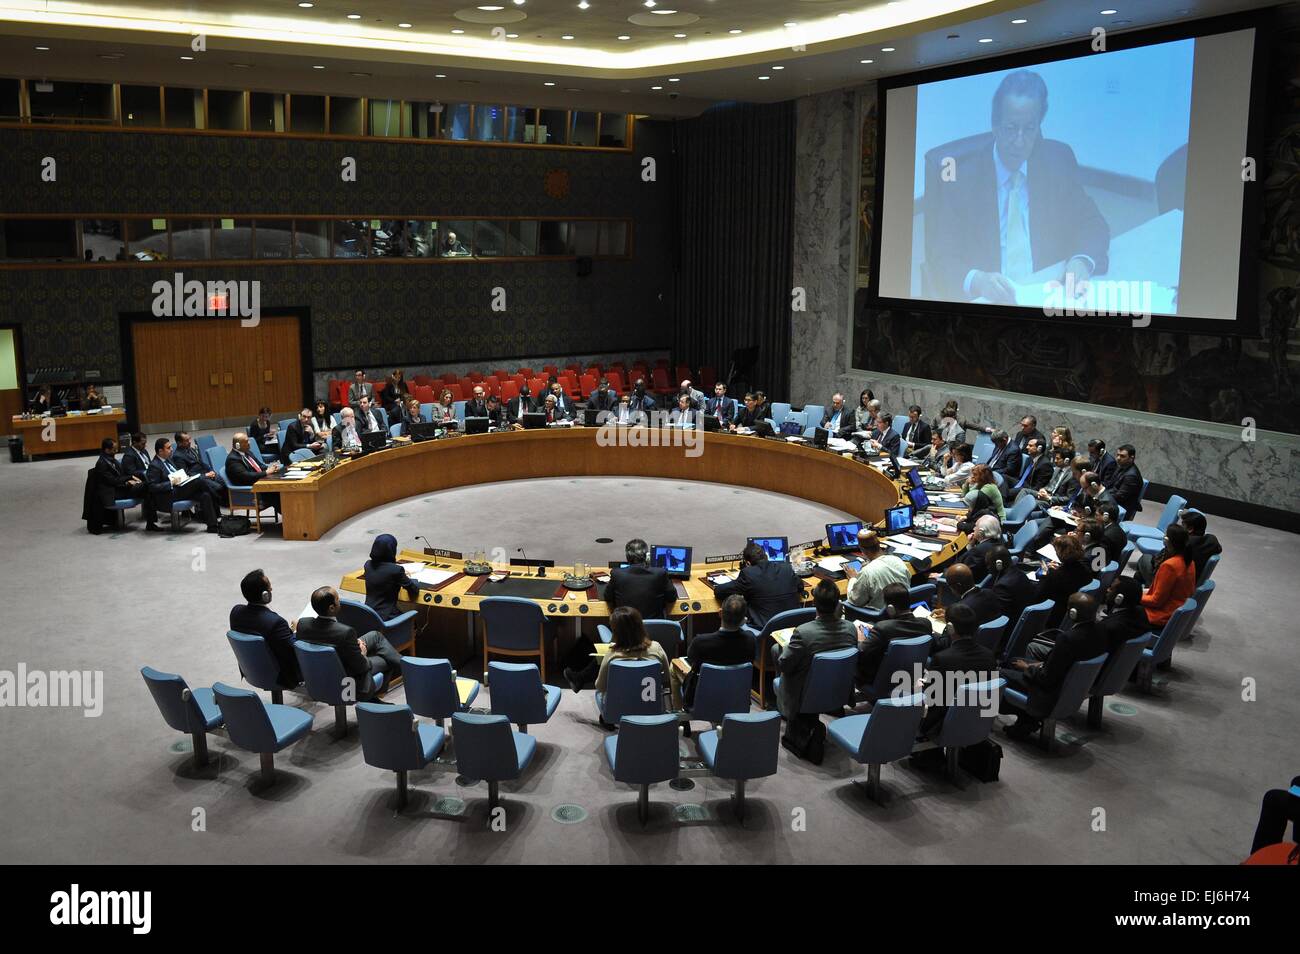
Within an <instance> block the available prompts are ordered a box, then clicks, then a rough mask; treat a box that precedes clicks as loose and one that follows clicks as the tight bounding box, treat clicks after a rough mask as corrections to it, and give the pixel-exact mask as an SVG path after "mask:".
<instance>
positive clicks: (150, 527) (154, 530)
mask: <svg viewBox="0 0 1300 954" xmlns="http://www.w3.org/2000/svg"><path fill="white" fill-rule="evenodd" d="M144 528H145V529H146V530H148V531H149V532H150V533H166V532H167V528H166V527H160V526H158V524H156V523H146V524H145V525H144Z"/></svg>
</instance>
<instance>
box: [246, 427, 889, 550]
mask: <svg viewBox="0 0 1300 954" xmlns="http://www.w3.org/2000/svg"><path fill="white" fill-rule="evenodd" d="M600 432H601V429H600V428H595V427H573V428H553V429H548V430H534V431H504V432H501V433H495V434H476V435H473V436H457V437H451V438H444V439H442V440H437V441H425V442H423V443H419V444H406V445H403V446H398V447H390V448H388V449H387V450H382V451H376V452H375V453H372V454H367V455H366V456H364V457H360V458H357V459H355V460H349V461H345V462H344V463H341V464H339V466H337V467H335V468H334V469H333V470H331V471H330V472H329V473H327V474H320V475H319V476H313V477H308V478H306V479H304V480H270V479H268V480H259V481H258V482H257V484H256V485H255V487H254V490H256V491H257V492H258V493H270V492H274V493H278V494H279V495H280V512H281V515H282V517H283V519H284V538H285V539H286V540H318V539H320V538H321V537H322V536H323V535H324V534H325V533H326V532H327V531H328V530H329V529H330V528H331V527H333V526H335V525H336V524H338V523H340V522H341V521H343V520H346V519H347V518H348V517H352V516H355V515H356V514H359V513H362V512H364V511H366V510H371V509H373V508H375V507H378V506H381V505H383V504H386V503H391V502H393V501H395V500H403V499H405V498H407V497H415V496H418V495H420V494H427V493H430V492H432V491H437V490H449V489H451V488H454V487H465V486H472V485H478V484H486V483H492V482H493V481H500V480H532V479H534V478H539V477H666V478H670V479H673V480H700V481H706V482H708V483H721V484H736V485H738V486H741V487H752V488H756V489H758V490H771V491H775V492H776V493H782V494H789V495H790V496H792V497H802V498H804V499H805V500H813V501H816V502H817V503H821V504H825V505H826V506H828V507H834V508H835V509H837V510H844V511H846V512H848V513H851V514H853V516H855V517H858V518H860V519H862V520H864V521H867V522H874V521H876V520H879V519H880V518H881V517H882V516H883V515H884V512H885V508H887V507H893V506H895V505H896V504H897V503H898V502H899V499H900V498H899V493H898V488H897V487H896V486H895V484H894V482H893V481H891V480H889V478H887V477H885V476H884V475H883V474H881V473H879V472H878V471H876V470H874V469H872V468H871V467H868V466H866V465H865V464H862V463H859V462H858V461H855V460H853V459H852V458H847V457H841V456H839V455H838V454H832V453H830V452H828V451H823V450H814V449H813V448H811V447H803V446H800V445H797V444H790V443H787V442H785V441H780V440H769V439H764V438H761V437H737V436H735V435H732V434H714V433H707V434H699V435H698V436H699V437H700V438H702V441H700V442H698V443H697V444H696V446H695V447H694V448H693V450H692V451H691V452H698V453H697V454H696V456H688V449H687V448H685V447H682V446H680V445H679V446H671V444H670V443H669V441H670V436H671V435H672V432H671V431H668V430H663V431H659V430H654V429H650V428H628V429H627V438H628V440H627V441H626V442H622V443H620V444H618V445H611V446H606V447H602V446H600V444H598V443H597V434H598V433H600ZM677 436H678V437H680V435H677ZM638 438H640V439H643V440H644V441H646V442H650V441H655V442H656V444H649V443H646V444H636V445H634V444H633V441H635V440H637V439H638ZM659 441H662V442H663V443H662V444H658V442H659ZM657 444H658V446H656V445H657Z"/></svg>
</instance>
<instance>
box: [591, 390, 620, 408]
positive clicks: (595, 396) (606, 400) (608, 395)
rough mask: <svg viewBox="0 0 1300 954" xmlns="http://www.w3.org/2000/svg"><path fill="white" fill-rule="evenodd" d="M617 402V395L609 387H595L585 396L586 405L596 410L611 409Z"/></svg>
mask: <svg viewBox="0 0 1300 954" xmlns="http://www.w3.org/2000/svg"><path fill="white" fill-rule="evenodd" d="M617 404H618V395H617V394H615V393H614V391H613V389H611V388H605V389H604V390H603V391H602V390H601V389H600V388H597V389H596V390H594V391H592V392H591V394H590V395H589V396H588V397H587V407H589V408H592V409H593V410H596V411H612V410H613V409H614V407H615V406H616V405H617Z"/></svg>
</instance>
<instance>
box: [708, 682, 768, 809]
mask: <svg viewBox="0 0 1300 954" xmlns="http://www.w3.org/2000/svg"><path fill="white" fill-rule="evenodd" d="M728 668H730V667H728ZM746 668H748V667H746ZM746 692H747V693H748V687H746ZM698 744H699V748H700V758H701V760H703V762H704V764H705V765H706V766H707V767H708V769H709V771H710V772H712V773H713V774H714V775H716V776H717V777H718V778H723V779H727V780H728V781H732V782H735V783H736V792H735V795H734V796H733V797H734V798H735V801H736V817H737V818H738V819H739V820H740V822H741V823H742V824H743V823H744V821H745V783H746V782H747V781H749V780H750V779H755V778H767V777H768V776H769V775H775V774H776V762H777V755H778V750H779V749H780V747H781V714H780V713H779V712H755V713H753V714H750V713H748V712H745V713H728V714H727V715H726V717H725V719H724V720H723V723H722V732H721V733H719V732H717V731H715V730H713V729H709V730H708V731H707V732H703V733H701V734H700V738H699V743H698Z"/></svg>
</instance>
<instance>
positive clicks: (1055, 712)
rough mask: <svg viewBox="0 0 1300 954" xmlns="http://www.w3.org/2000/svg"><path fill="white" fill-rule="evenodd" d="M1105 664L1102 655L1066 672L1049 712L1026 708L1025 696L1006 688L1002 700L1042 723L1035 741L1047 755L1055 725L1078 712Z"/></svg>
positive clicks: (1081, 661)
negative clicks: (1037, 741) (1059, 720)
mask: <svg viewBox="0 0 1300 954" xmlns="http://www.w3.org/2000/svg"><path fill="white" fill-rule="evenodd" d="M1105 664H1106V654H1105V653H1102V654H1101V655H1100V656H1094V657H1093V658H1092V659H1080V660H1077V661H1076V662H1075V663H1074V665H1072V666H1071V667H1070V671H1069V672H1067V673H1066V674H1065V679H1064V680H1062V682H1061V688H1060V691H1059V692H1058V693H1057V694H1056V699H1055V701H1054V702H1053V703H1052V705H1051V707H1050V708H1045V707H1042V706H1041V704H1040V703H1038V702H1036V703H1035V705H1034V706H1030V704H1029V696H1028V694H1027V693H1024V692H1021V691H1020V690H1019V689H1013V688H1011V687H1010V686H1004V687H1003V689H1002V696H1003V698H1004V699H1006V700H1007V701H1009V702H1011V703H1013V704H1014V705H1016V706H1017V707H1018V708H1020V709H1022V710H1024V711H1025V712H1028V713H1029V714H1030V715H1031V716H1033V717H1034V718H1036V719H1041V720H1042V728H1041V729H1040V730H1039V734H1038V740H1039V744H1040V745H1041V746H1042V747H1043V748H1044V749H1046V750H1047V751H1048V752H1050V751H1051V750H1052V745H1053V744H1054V743H1055V742H1056V721H1057V720H1058V719H1064V718H1066V717H1067V716H1070V715H1073V714H1074V713H1075V712H1077V711H1078V709H1079V706H1081V705H1083V700H1084V699H1086V698H1087V697H1088V693H1089V692H1091V691H1092V687H1093V685H1095V684H1096V682H1097V676H1098V674H1099V673H1100V672H1101V667H1102V666H1104V665H1105Z"/></svg>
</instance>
